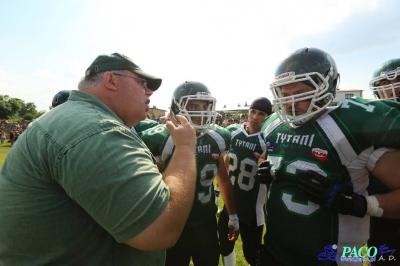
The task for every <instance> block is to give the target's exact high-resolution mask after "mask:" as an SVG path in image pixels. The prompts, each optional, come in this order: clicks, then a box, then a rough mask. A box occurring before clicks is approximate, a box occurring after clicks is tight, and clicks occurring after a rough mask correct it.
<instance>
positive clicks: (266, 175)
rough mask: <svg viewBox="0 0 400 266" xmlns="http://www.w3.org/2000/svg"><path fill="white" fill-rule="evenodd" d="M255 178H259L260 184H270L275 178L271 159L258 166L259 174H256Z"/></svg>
mask: <svg viewBox="0 0 400 266" xmlns="http://www.w3.org/2000/svg"><path fill="white" fill-rule="evenodd" d="M254 177H255V179H256V180H257V179H258V180H259V182H260V184H266V185H267V186H269V185H270V184H271V182H272V180H273V178H272V176H271V165H270V163H269V161H267V160H265V161H263V162H262V163H260V165H259V166H258V169H257V174H256V175H255V176H254Z"/></svg>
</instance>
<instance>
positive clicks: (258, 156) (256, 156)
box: [253, 152, 261, 160]
mask: <svg viewBox="0 0 400 266" xmlns="http://www.w3.org/2000/svg"><path fill="white" fill-rule="evenodd" d="M253 155H254V158H256V159H257V160H258V158H260V156H261V154H259V153H258V152H255V153H254V154H253Z"/></svg>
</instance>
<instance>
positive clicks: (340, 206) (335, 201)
mask: <svg viewBox="0 0 400 266" xmlns="http://www.w3.org/2000/svg"><path fill="white" fill-rule="evenodd" d="M341 173H342V176H343V181H342V182H339V183H337V182H334V181H332V180H329V179H328V178H326V177H324V176H322V175H320V174H318V173H316V172H314V171H311V170H309V171H307V175H308V176H310V177H311V180H309V179H306V178H304V177H301V178H300V179H299V182H300V185H299V186H300V189H301V190H302V191H303V193H304V195H305V197H306V198H307V199H309V200H310V201H312V202H315V203H317V204H319V205H322V206H324V207H326V208H329V209H333V210H335V211H337V212H338V213H341V214H349V215H353V216H356V217H360V218H362V217H364V215H365V213H366V211H367V201H366V199H365V197H364V196H362V195H358V194H356V193H354V187H353V183H352V182H351V178H350V174H349V172H348V171H347V169H346V167H345V166H342V168H341ZM313 180H315V181H318V182H313Z"/></svg>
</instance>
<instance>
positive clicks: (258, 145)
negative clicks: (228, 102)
mask: <svg viewBox="0 0 400 266" xmlns="http://www.w3.org/2000/svg"><path fill="white" fill-rule="evenodd" d="M226 129H227V130H228V131H229V132H231V145H230V148H229V153H228V156H229V177H230V179H231V182H232V185H233V188H234V193H235V205H236V211H237V214H238V217H239V219H240V222H241V223H245V224H247V225H255V224H257V225H258V226H260V225H263V224H264V223H265V219H264V203H265V197H266V193H267V188H266V186H265V185H261V186H260V183H259V182H258V181H256V180H255V178H254V176H255V175H256V173H257V168H258V159H259V158H260V155H261V154H262V153H263V151H264V149H265V142H264V139H263V137H262V135H261V132H258V133H255V134H250V135H249V134H248V133H247V131H246V129H245V125H244V124H242V125H240V124H233V125H230V126H228V127H227V128H226ZM254 213H256V215H254ZM255 218H256V219H257V220H256V221H255V220H254V219H255Z"/></svg>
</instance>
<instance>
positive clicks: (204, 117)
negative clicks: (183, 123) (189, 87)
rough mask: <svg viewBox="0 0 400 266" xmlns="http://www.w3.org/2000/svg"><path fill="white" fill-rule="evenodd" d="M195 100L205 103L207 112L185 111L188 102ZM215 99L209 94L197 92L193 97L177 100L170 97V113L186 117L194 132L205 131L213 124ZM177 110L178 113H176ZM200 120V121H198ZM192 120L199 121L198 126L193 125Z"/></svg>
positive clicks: (215, 113)
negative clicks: (206, 103)
mask: <svg viewBox="0 0 400 266" xmlns="http://www.w3.org/2000/svg"><path fill="white" fill-rule="evenodd" d="M191 100H196V101H207V102H208V106H207V110H201V111H197V110H196V111H189V110H187V105H188V103H189V101H191ZM216 102H217V101H216V99H215V98H214V97H212V96H211V95H210V94H208V93H205V92H198V93H197V94H195V95H186V96H182V97H181V98H180V99H179V100H178V99H175V97H174V96H172V105H173V106H172V108H171V110H172V113H173V115H174V116H175V115H177V114H179V115H182V116H184V117H186V119H187V120H188V121H189V123H190V124H191V125H192V126H193V127H194V128H195V129H196V130H205V129H209V128H212V127H213V126H214V124H215V120H216V116H217V112H216V111H215V105H216ZM176 110H179V112H176ZM198 118H200V119H198ZM194 120H196V121H200V124H196V123H194Z"/></svg>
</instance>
